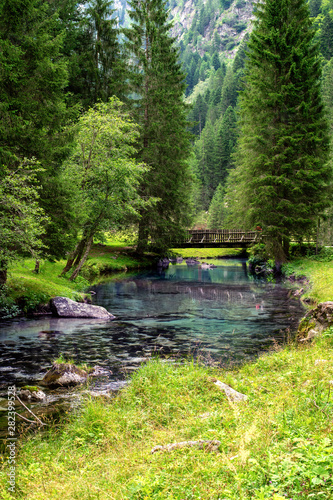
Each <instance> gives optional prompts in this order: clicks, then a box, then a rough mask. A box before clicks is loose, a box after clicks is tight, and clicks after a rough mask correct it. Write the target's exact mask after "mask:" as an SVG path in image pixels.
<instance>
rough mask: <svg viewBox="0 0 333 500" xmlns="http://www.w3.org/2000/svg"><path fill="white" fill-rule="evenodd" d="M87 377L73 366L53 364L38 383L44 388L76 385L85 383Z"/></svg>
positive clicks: (82, 371) (85, 373)
mask: <svg viewBox="0 0 333 500" xmlns="http://www.w3.org/2000/svg"><path fill="white" fill-rule="evenodd" d="M87 377H88V373H87V372H86V371H85V370H82V369H81V368H78V367H77V366H75V365H71V364H70V363H54V365H53V366H52V368H51V370H49V371H48V372H47V373H46V374H45V375H44V378H43V380H42V381H41V382H40V383H41V385H44V386H46V387H59V386H69V385H77V384H82V383H83V382H85V381H86V380H87Z"/></svg>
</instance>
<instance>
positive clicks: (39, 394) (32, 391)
mask: <svg viewBox="0 0 333 500" xmlns="http://www.w3.org/2000/svg"><path fill="white" fill-rule="evenodd" d="M19 396H20V398H21V399H22V400H23V401H28V402H30V401H44V400H45V399H46V394H45V393H44V392H43V391H41V390H40V389H39V387H35V386H24V387H22V388H21V389H20V392H19Z"/></svg>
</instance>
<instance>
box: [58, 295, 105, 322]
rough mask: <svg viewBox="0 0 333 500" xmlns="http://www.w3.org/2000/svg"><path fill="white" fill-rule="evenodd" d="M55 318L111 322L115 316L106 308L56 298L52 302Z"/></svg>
mask: <svg viewBox="0 0 333 500" xmlns="http://www.w3.org/2000/svg"><path fill="white" fill-rule="evenodd" d="M50 305H51V310H52V313H53V314H54V316H58V317H59V318H97V319H105V320H111V319H114V318H115V316H113V314H111V313H109V312H108V311H107V310H106V309H105V308H104V307H101V306H93V305H91V304H84V303H82V302H75V301H74V300H71V299H67V298H66V297H54V299H51V302H50Z"/></svg>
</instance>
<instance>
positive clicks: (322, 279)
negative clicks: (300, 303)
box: [284, 258, 333, 302]
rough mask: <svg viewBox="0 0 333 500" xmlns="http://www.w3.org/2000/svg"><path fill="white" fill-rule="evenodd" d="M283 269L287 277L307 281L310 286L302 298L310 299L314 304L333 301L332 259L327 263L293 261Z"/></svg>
mask: <svg viewBox="0 0 333 500" xmlns="http://www.w3.org/2000/svg"><path fill="white" fill-rule="evenodd" d="M284 269H285V271H286V272H287V274H289V275H290V274H295V276H296V277H304V276H306V277H307V278H308V279H309V281H310V286H309V287H308V289H307V290H305V293H304V295H303V298H311V299H312V301H314V302H325V301H329V300H333V259H332V260H331V261H328V262H325V261H319V260H315V259H314V258H302V259H294V260H292V261H291V262H290V263H288V264H287V265H285V266H284Z"/></svg>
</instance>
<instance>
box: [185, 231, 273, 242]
mask: <svg viewBox="0 0 333 500" xmlns="http://www.w3.org/2000/svg"><path fill="white" fill-rule="evenodd" d="M262 240H263V235H262V233H261V231H244V230H241V229H239V230H238V229H216V230H212V229H189V230H188V231H187V234H186V235H185V238H184V240H183V243H191V244H201V243H202V244H204V243H205V244H207V243H215V244H218V243H260V242H261V241H262Z"/></svg>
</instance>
